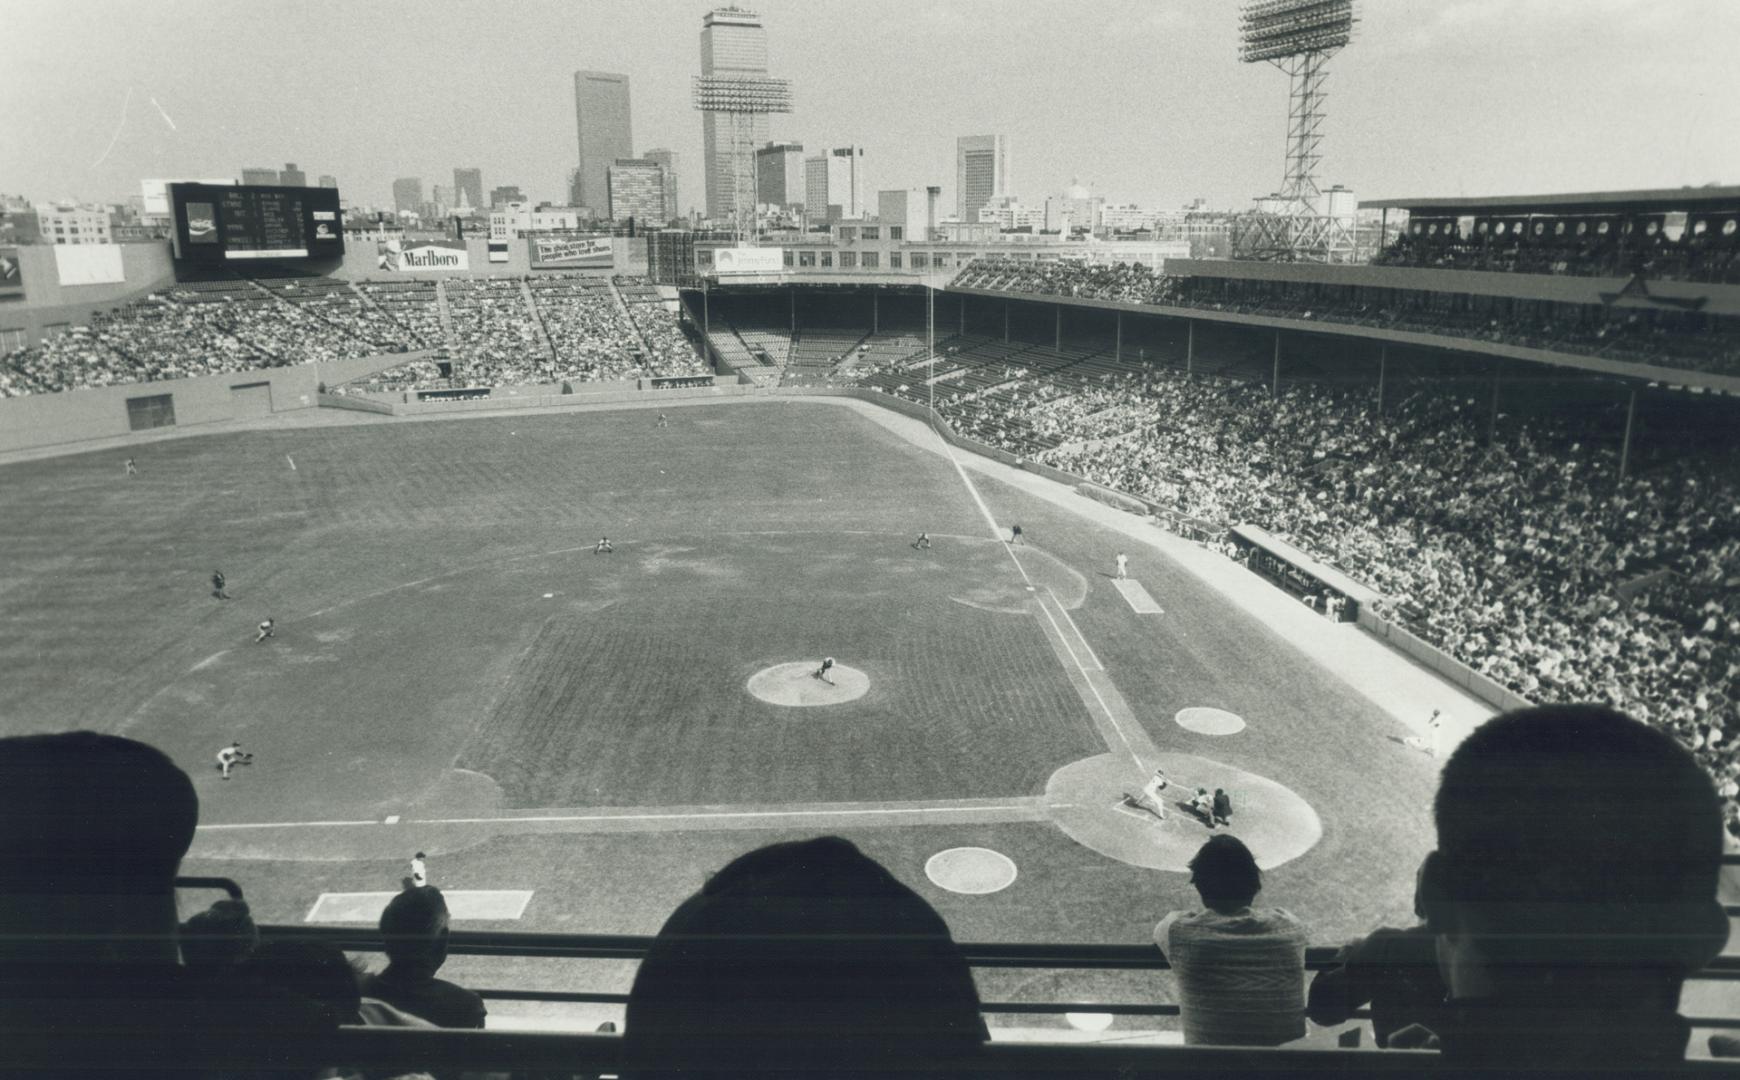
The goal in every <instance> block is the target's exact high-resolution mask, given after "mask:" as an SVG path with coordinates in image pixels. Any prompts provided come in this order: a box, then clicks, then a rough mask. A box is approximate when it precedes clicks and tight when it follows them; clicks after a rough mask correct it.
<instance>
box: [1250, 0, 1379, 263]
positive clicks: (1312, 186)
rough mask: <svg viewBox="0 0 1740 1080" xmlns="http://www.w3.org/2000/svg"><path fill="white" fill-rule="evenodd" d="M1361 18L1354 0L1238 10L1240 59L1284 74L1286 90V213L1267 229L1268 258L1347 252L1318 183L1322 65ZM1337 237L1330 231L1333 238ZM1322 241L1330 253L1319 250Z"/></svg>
mask: <svg viewBox="0 0 1740 1080" xmlns="http://www.w3.org/2000/svg"><path fill="white" fill-rule="evenodd" d="M1358 21H1359V19H1358V18H1357V17H1356V16H1355V15H1354V12H1353V0H1255V2H1253V3H1247V4H1245V5H1244V6H1243V7H1242V8H1241V9H1240V11H1239V41H1240V50H1239V59H1241V60H1243V61H1244V62H1245V63H1247V64H1259V63H1269V64H1273V65H1275V66H1276V67H1278V68H1280V69H1281V70H1282V71H1285V72H1286V73H1287V76H1288V78H1289V80H1290V83H1291V87H1290V92H1289V106H1288V109H1287V178H1286V182H1285V183H1284V184H1283V185H1282V187H1281V196H1282V198H1283V200H1284V201H1285V202H1286V204H1287V207H1288V212H1287V213H1286V214H1284V215H1281V217H1282V218H1284V219H1289V220H1286V221H1282V222H1270V223H1268V224H1267V225H1266V226H1264V229H1263V231H1264V232H1265V233H1266V234H1267V240H1266V242H1265V243H1263V244H1260V245H1258V248H1260V249H1262V250H1254V251H1252V252H1251V253H1252V254H1257V255H1259V256H1266V257H1270V258H1325V259H1326V258H1332V257H1334V256H1335V254H1336V253H1337V252H1339V251H1340V249H1341V247H1343V246H1345V247H1346V248H1347V249H1348V251H1349V252H1351V248H1352V237H1351V236H1346V237H1345V238H1344V239H1345V245H1344V244H1343V239H1342V238H1339V234H1340V233H1345V231H1346V230H1345V227H1341V228H1337V227H1334V226H1332V225H1330V223H1329V219H1328V218H1327V216H1326V214H1325V210H1326V209H1327V208H1326V207H1324V206H1323V205H1322V192H1321V191H1320V190H1319V189H1318V187H1317V162H1318V160H1319V159H1320V157H1321V155H1320V154H1319V153H1318V146H1319V145H1320V144H1321V143H1322V141H1323V134H1322V127H1323V115H1324V107H1323V104H1324V99H1325V98H1326V97H1327V95H1326V94H1325V93H1324V91H1323V82H1324V80H1325V79H1326V78H1328V72H1327V71H1325V70H1324V62H1325V61H1327V60H1328V59H1329V58H1330V57H1331V56H1333V55H1334V54H1335V53H1336V52H1338V51H1339V50H1340V49H1341V48H1342V46H1344V45H1346V44H1347V43H1348V42H1350V41H1352V40H1353V26H1354V24H1355V23H1356V22H1358ZM1332 234H1335V235H1332ZM1325 241H1327V242H1328V244H1329V248H1333V249H1335V250H1333V251H1332V250H1329V248H1324V247H1323V243H1324V242H1325Z"/></svg>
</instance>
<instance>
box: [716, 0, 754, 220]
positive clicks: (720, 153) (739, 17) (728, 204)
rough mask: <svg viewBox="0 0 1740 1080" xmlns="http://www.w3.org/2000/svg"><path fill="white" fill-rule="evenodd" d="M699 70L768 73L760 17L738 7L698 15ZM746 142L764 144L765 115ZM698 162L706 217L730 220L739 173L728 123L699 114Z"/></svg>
mask: <svg viewBox="0 0 1740 1080" xmlns="http://www.w3.org/2000/svg"><path fill="white" fill-rule="evenodd" d="M701 74H702V75H703V76H706V75H760V76H763V77H765V76H766V75H767V31H766V30H765V29H763V27H762V25H761V16H760V15H758V14H756V13H755V12H753V11H745V10H744V9H742V8H735V7H726V8H718V9H716V10H714V11H709V12H708V13H707V14H706V15H704V16H703V17H702V18H701ZM749 137H750V145H752V146H762V145H765V144H766V143H767V117H766V116H765V115H761V116H757V117H755V119H754V121H753V124H752V127H751V129H750V136H749ZM701 153H702V155H703V157H704V159H705V160H704V161H703V162H702V164H703V165H704V166H705V167H706V173H707V216H708V217H710V218H712V219H714V220H715V221H728V220H730V219H731V218H732V216H733V215H734V214H735V212H736V209H737V173H736V170H735V169H734V168H733V167H732V162H731V122H730V120H729V119H727V118H725V117H723V116H718V115H715V114H713V113H707V112H704V113H702V114H701Z"/></svg>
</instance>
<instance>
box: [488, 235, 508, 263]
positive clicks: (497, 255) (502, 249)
mask: <svg viewBox="0 0 1740 1080" xmlns="http://www.w3.org/2000/svg"><path fill="white" fill-rule="evenodd" d="M489 261H490V262H492V263H504V262H507V261H508V244H507V241H506V240H491V241H490V242H489Z"/></svg>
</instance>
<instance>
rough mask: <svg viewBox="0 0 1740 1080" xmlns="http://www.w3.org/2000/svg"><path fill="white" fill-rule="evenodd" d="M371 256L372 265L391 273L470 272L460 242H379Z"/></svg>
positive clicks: (463, 246) (469, 266)
mask: <svg viewBox="0 0 1740 1080" xmlns="http://www.w3.org/2000/svg"><path fill="white" fill-rule="evenodd" d="M375 255H376V257H377V259H376V265H377V266H378V267H380V268H381V269H382V270H388V271H392V272H393V273H403V274H415V273H422V272H425V271H429V270H470V269H471V256H470V254H469V253H468V252H467V251H466V250H465V241H463V240H398V239H394V240H380V241H377V242H376V244H375Z"/></svg>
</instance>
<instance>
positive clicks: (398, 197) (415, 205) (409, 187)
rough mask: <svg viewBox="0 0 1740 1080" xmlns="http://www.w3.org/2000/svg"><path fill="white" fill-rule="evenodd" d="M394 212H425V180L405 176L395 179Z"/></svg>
mask: <svg viewBox="0 0 1740 1080" xmlns="http://www.w3.org/2000/svg"><path fill="white" fill-rule="evenodd" d="M393 212H394V213H398V214H405V213H411V214H420V213H422V212H423V181H422V180H421V179H420V178H418V177H415V176H404V177H400V178H399V179H397V180H394V181H393Z"/></svg>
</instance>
